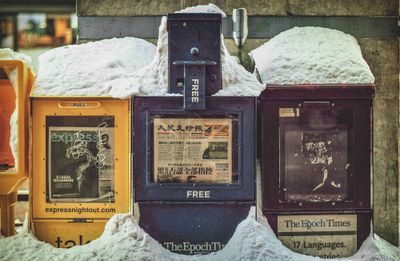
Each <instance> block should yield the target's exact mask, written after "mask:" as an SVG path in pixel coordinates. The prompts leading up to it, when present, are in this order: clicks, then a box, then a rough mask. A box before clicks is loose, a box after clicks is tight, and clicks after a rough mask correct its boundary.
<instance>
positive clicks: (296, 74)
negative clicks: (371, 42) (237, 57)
mask: <svg viewBox="0 0 400 261" xmlns="http://www.w3.org/2000/svg"><path fill="white" fill-rule="evenodd" d="M250 56H251V57H252V58H253V60H254V61H255V64H256V69H257V71H258V73H259V75H260V78H261V82H263V83H267V84H310V83H314V84H332V83H343V84H357V83H373V82H374V80H375V79H374V76H373V75H372V72H371V70H370V68H369V67H368V64H367V63H366V62H365V60H364V59H363V57H362V54H361V50H360V46H359V45H358V43H357V40H356V39H355V38H354V37H353V36H351V35H349V34H345V33H343V32H341V31H338V30H332V29H328V28H321V27H294V28H292V29H290V30H288V31H285V32H282V33H280V34H279V35H277V36H275V37H274V38H272V39H271V40H269V41H268V42H267V43H265V44H263V45H262V46H260V47H258V48H257V49H255V50H253V51H251V53H250Z"/></svg>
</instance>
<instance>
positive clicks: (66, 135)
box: [46, 116, 115, 202]
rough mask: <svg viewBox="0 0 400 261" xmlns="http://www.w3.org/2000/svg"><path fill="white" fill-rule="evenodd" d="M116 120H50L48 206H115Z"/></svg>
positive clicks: (107, 117)
mask: <svg viewBox="0 0 400 261" xmlns="http://www.w3.org/2000/svg"><path fill="white" fill-rule="evenodd" d="M114 127H115V122H114V117H113V116H48V117H46V129H47V199H48V201H49V202H114V149H115V145H114V135H115V134H114Z"/></svg>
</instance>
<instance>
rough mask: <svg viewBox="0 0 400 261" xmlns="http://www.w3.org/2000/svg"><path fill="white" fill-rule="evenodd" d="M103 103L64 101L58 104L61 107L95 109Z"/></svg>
mask: <svg viewBox="0 0 400 261" xmlns="http://www.w3.org/2000/svg"><path fill="white" fill-rule="evenodd" d="M100 105H101V103H100V102H98V101H63V102H60V103H59V104H58V107H59V108H60V109H94V108H99V107H100Z"/></svg>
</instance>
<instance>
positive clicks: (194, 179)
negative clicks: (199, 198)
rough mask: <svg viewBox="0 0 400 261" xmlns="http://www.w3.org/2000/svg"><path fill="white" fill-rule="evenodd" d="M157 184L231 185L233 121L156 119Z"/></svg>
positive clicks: (154, 136) (155, 175)
mask: <svg viewBox="0 0 400 261" xmlns="http://www.w3.org/2000/svg"><path fill="white" fill-rule="evenodd" d="M153 140H154V146H153V147H154V151H153V152H154V161H153V162H154V164H153V181H154V182H155V183H232V119H225V118H221V119H208V118H154V121H153Z"/></svg>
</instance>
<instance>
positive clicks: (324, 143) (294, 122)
mask: <svg viewBox="0 0 400 261" xmlns="http://www.w3.org/2000/svg"><path fill="white" fill-rule="evenodd" d="M352 115H353V113H352V111H351V110H350V109H341V110H336V109H310V110H303V109H300V108H281V109H280V111H279V116H280V117H279V125H280V169H281V173H280V184H281V191H282V193H283V200H284V201H315V202H320V201H322V202H323V201H331V200H334V201H340V200H345V199H347V198H348V186H349V184H348V180H349V173H350V171H349V170H350V162H351V161H350V155H349V152H350V151H351V148H350V146H351V142H350V140H349V139H350V137H351V135H350V131H351V129H352V128H351V125H352Z"/></svg>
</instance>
